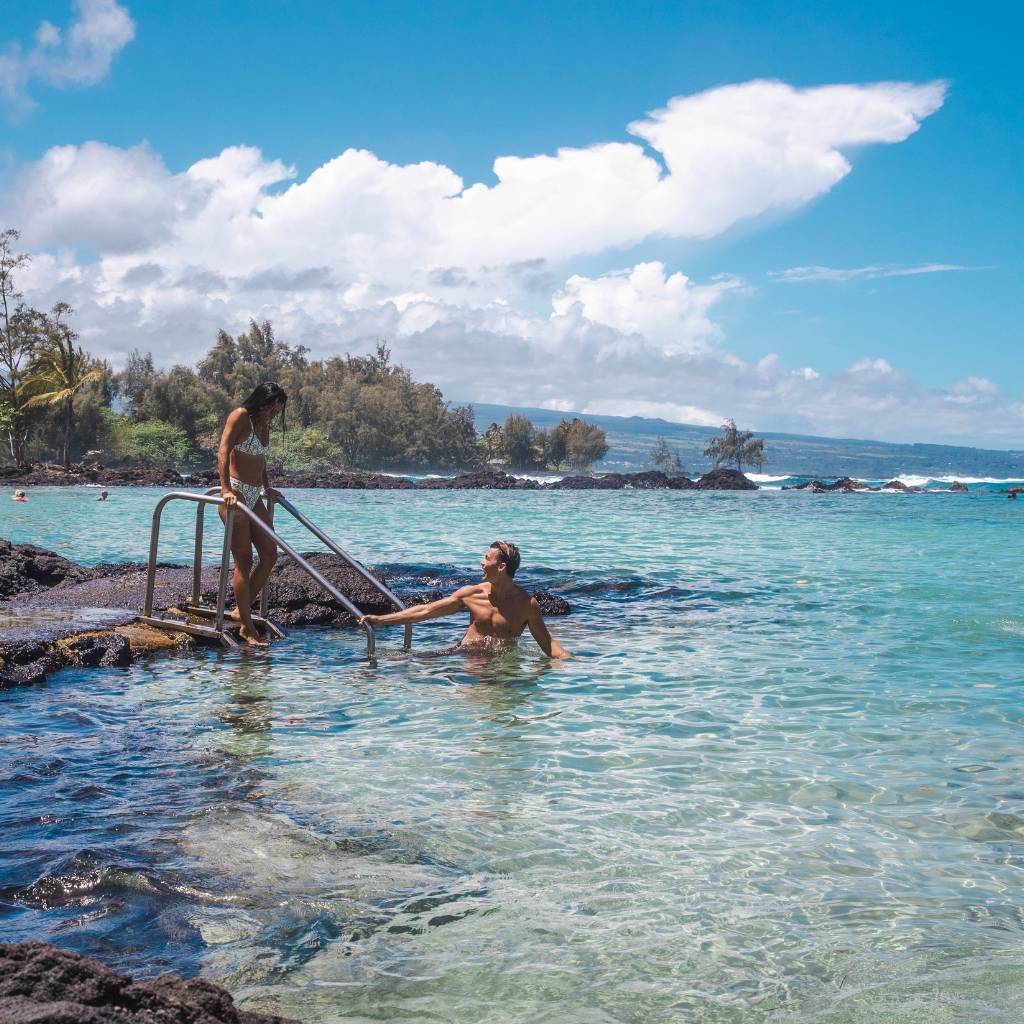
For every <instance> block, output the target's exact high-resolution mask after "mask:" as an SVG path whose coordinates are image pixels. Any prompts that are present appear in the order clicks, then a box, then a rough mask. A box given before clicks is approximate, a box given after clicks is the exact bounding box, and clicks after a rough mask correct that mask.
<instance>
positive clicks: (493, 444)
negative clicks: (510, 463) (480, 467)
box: [480, 423, 506, 466]
mask: <svg viewBox="0 0 1024 1024" xmlns="http://www.w3.org/2000/svg"><path fill="white" fill-rule="evenodd" d="M480 460H481V461H482V462H483V463H484V464H485V465H495V464H500V465H502V466H503V465H505V461H506V455H505V433H504V431H503V430H502V429H501V427H500V426H498V424H497V423H492V424H491V425H490V426H489V427H488V428H487V429H486V430H485V431H484V432H483V434H481V435H480Z"/></svg>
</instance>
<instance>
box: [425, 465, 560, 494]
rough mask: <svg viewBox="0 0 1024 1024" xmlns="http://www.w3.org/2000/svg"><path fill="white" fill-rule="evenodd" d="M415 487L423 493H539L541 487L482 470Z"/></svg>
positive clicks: (430, 480)
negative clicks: (479, 491)
mask: <svg viewBox="0 0 1024 1024" xmlns="http://www.w3.org/2000/svg"><path fill="white" fill-rule="evenodd" d="M416 486H417V487H418V488H419V489H420V490H424V491H438V490H444V491H448V490H453V491H461V490H482V491H539V490H540V489H541V485H540V484H539V483H538V482H537V481H536V480H520V479H518V478H517V477H514V476H509V475H508V473H495V472H491V471H490V470H482V471H481V472H479V473H463V474H461V475H460V476H457V477H452V478H448V477H437V478H431V479H429V480H420V482H419V483H418V484H416Z"/></svg>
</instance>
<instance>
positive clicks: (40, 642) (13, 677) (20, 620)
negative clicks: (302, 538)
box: [0, 539, 571, 688]
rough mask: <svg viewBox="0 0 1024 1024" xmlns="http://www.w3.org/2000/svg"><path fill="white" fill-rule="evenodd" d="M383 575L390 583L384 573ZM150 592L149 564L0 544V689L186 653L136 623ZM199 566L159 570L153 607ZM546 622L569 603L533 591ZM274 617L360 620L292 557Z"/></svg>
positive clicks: (211, 583) (332, 563)
mask: <svg viewBox="0 0 1024 1024" xmlns="http://www.w3.org/2000/svg"><path fill="white" fill-rule="evenodd" d="M304 557H305V558H306V559H307V560H308V561H309V562H310V564H312V565H313V567H314V568H315V569H317V570H318V571H319V572H320V573H321V574H322V575H324V576H325V577H327V579H329V580H330V581H331V583H333V584H334V586H335V587H337V588H338V590H339V591H341V593H343V594H344V595H345V596H346V597H347V598H348V599H349V600H350V601H351V602H352V603H353V604H354V605H355V606H356V607H357V608H359V609H360V610H361V611H363V612H366V613H369V614H378V615H379V614H384V613H386V612H388V611H391V610H393V609H392V608H391V606H390V605H389V604H388V602H387V601H386V600H385V599H384V598H383V597H382V595H381V594H380V593H379V592H378V591H377V590H376V589H375V588H374V587H372V586H371V585H370V584H368V583H367V582H366V580H365V579H363V577H362V576H361V575H360V574H359V573H357V572H356V571H355V570H353V569H351V568H350V567H349V566H348V565H346V564H345V563H344V562H343V561H342V560H341V559H340V558H338V557H337V556H336V555H333V554H328V553H326V552H322V551H315V552H309V553H306V554H305V555H304ZM219 571H220V570H219V566H207V567H206V568H205V569H204V571H203V576H202V595H203V600H204V601H205V602H207V603H208V604H210V605H212V604H214V603H215V601H216V595H217V586H218V582H219ZM374 575H375V576H376V577H377V578H378V579H379V580H381V582H383V583H385V584H388V585H390V584H391V583H392V582H393V581H391V580H389V579H388V577H387V575H386V574H385V573H383V572H380V571H379V570H378V571H376V572H374ZM145 588H146V567H145V566H144V565H143V564H141V563H138V562H123V563H108V564H103V565H93V566H84V565H78V564H77V563H75V562H72V561H70V560H69V559H67V558H64V557H62V556H61V555H58V554H55V553H54V552H52V551H47V550H46V549H45V548H40V547H37V546H36V545H34V544H12V543H11V542H10V541H6V540H3V539H0V688H2V687H4V686H25V685H31V684H34V683H40V682H42V681H43V680H44V679H45V678H46V676H47V675H49V674H50V673H52V672H55V671H58V670H60V669H62V668H69V667H78V668H94V667H113V666H124V665H128V664H130V663H131V661H132V660H133V659H134V658H137V657H141V656H144V655H147V654H150V653H152V652H154V651H159V650H165V649H171V648H181V647H186V646H189V645H191V644H192V643H193V642H194V640H193V638H192V637H190V636H189V635H188V634H186V633H170V632H167V631H164V630H159V629H155V628H153V627H150V626H146V625H144V624H142V623H139V622H138V621H137V618H138V615H139V613H140V609H141V607H142V603H143V597H144V594H145ZM191 591H192V569H191V567H190V566H179V565H160V566H158V568H157V574H156V587H155V590H154V607H155V608H156V609H159V610H161V611H164V610H168V609H172V608H176V607H179V606H180V605H183V604H186V603H187V602H188V601H189V600H190V596H191ZM399 596H400V597H401V598H402V600H403V601H405V602H406V604H420V603H423V602H425V601H432V600H435V599H437V598H438V597H440V596H441V592H440V591H439V590H435V589H429V590H419V591H416V592H413V593H404V594H400V595H399ZM534 596H535V597H536V598H537V600H538V602H539V603H540V606H541V610H542V611H543V612H544V614H545V615H546V616H556V615H567V614H568V613H569V612H570V611H571V608H570V606H569V604H568V602H567V601H565V600H564V599H563V598H561V597H558V596H557V595H555V594H551V593H549V592H547V591H545V590H536V591H534ZM269 600H270V609H269V615H270V618H271V619H272V620H273V621H274V622H276V623H277V624H278V625H280V626H282V627H284V628H286V629H302V628H305V627H311V626H321V627H325V626H326V627H334V628H345V627H353V626H354V625H355V622H354V620H353V618H352V616H351V615H350V614H349V613H348V612H347V611H346V610H345V609H344V608H343V607H342V606H341V605H340V604H339V603H338V602H337V601H335V600H334V599H333V598H332V597H330V596H329V595H328V594H326V593H325V592H324V591H322V590H321V589H320V588H319V587H318V586H317V584H315V583H314V582H313V580H312V579H310V577H309V576H307V575H306V573H305V572H304V571H303V570H302V569H301V568H300V567H299V566H298V565H296V564H295V563H294V562H293V561H292V560H291V559H290V558H289V557H287V556H283V557H282V558H281V559H280V561H279V562H278V564H277V565H276V566H275V568H274V573H273V576H272V577H271V579H270V591H269Z"/></svg>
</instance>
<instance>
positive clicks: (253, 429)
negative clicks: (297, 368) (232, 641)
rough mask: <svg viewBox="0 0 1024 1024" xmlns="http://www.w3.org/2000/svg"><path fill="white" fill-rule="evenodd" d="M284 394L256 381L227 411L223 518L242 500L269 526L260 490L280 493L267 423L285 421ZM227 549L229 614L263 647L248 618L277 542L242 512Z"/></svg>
mask: <svg viewBox="0 0 1024 1024" xmlns="http://www.w3.org/2000/svg"><path fill="white" fill-rule="evenodd" d="M287 402H288V396H287V395H286V394H285V392H284V388H282V387H281V385H280V384H275V383H274V382H273V381H267V382H266V383H264V384H260V385H259V386H258V387H257V388H256V389H255V390H254V391H253V393H252V394H251V395H250V396H249V397H248V398H247V399H246V400H245V401H244V402H243V403H242V404H241V405H240V406H239V407H238V408H237V409H233V410H232V411H231V412H230V413H228V418H227V422H226V423H225V424H224V431H223V433H222V434H221V436H220V448H219V449H218V452H217V472H218V473H219V474H220V495H221V497H222V498H223V499H224V504H223V505H222V506H221V508H220V517H221V519H222V520H224V521H225V522H227V512H228V508H229V507H231V506H232V505H237V503H238V502H242V503H243V504H245V505H246V506H248V507H249V508H251V509H252V511H253V512H254V513H255V514H256V515H257V516H258V517H259V518H260V519H261V520H262V521H263V522H264V523H266V524H267V525H268V526H269V525H270V513H269V512H268V511H267V507H266V505H265V504H264V503H263V498H262V496H261V495H262V494H266V495H267V496H268V497H279V496H280V493H281V492H280V491H276V490H274V488H273V487H271V486H270V480H269V479H268V478H267V452H268V451H269V450H270V423H271V421H272V420H273V419H274V418H275V417H276V416H278V415H280V417H281V425H282V427H283V426H284V410H285V405H286V404H287ZM254 547H255V548H256V553H257V554H258V555H259V565H258V566H257V567H256V569H255V570H253V567H252V549H253V548H254ZM231 554H232V555H233V556H234V560H235V566H234V572H233V573H232V576H231V586H232V588H233V589H234V592H235V601H236V603H237V606H238V607H237V608H236V609H235V611H234V613H233V614H232V617H233V618H236V619H238V621H240V622H241V624H242V626H241V629H240V630H239V634H240V636H241V638H242V639H243V640H244V641H245V642H246V643H249V644H252V645H253V646H254V647H265V646H267V643H266V641H265V640H263V639H262V638H261V637H260V634H259V631H258V630H257V629H256V626H255V624H254V623H253V621H252V605H253V602H254V601H255V600H256V598H257V596H258V595H259V592H260V591H261V590H262V589H263V586H264V584H265V583H266V582H267V578H268V577H269V576H270V570H271V569H273V567H274V562H276V561H277V545H276V544H275V543H274V542H273V541H272V540H271V539H270V537H268V536H267V535H266V534H265V533H264V532H263V531H262V530H260V529H259V528H258V527H257V526H255V525H254V524H252V523H250V521H249V517H248V516H246V515H245V514H236V515H235V522H234V526H233V527H232V531H231Z"/></svg>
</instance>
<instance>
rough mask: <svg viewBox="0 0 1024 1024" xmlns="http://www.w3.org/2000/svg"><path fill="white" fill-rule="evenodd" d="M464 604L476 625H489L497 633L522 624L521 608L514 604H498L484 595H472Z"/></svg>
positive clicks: (519, 627)
mask: <svg viewBox="0 0 1024 1024" xmlns="http://www.w3.org/2000/svg"><path fill="white" fill-rule="evenodd" d="M465 604H466V607H467V608H468V609H469V613H470V615H471V616H472V619H473V622H474V623H476V624H477V625H478V626H489V627H490V629H492V630H494V631H495V632H498V633H500V632H504V631H515V630H518V629H521V628H522V626H523V621H524V617H523V614H522V610H521V609H520V608H519V607H518V606H517V605H516V604H512V603H509V604H507V605H505V604H501V605H499V604H496V603H495V602H493V601H492V600H491V599H490V598H489V597H487V596H486V595H474V596H473V597H471V598H470V599H469V600H467V601H466V602H465Z"/></svg>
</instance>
